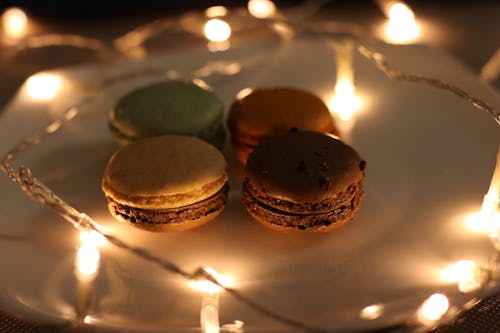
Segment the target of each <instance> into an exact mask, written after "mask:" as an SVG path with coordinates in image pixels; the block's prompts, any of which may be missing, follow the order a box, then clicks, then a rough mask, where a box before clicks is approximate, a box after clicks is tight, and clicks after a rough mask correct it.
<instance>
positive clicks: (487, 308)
mask: <svg viewBox="0 0 500 333" xmlns="http://www.w3.org/2000/svg"><path fill="white" fill-rule="evenodd" d="M10 3H14V4H15V1H14V2H12V1H11V2H9V1H6V2H4V3H3V4H0V10H1V9H2V8H1V6H7V5H9V4H10ZM27 3H28V4H29V3H30V2H29V1H28V2H27ZM145 3H147V4H149V5H150V6H149V7H148V6H145V9H144V10H142V11H136V12H135V13H134V14H132V12H133V11H131V10H129V11H127V10H122V11H120V12H118V14H119V15H112V13H110V10H109V8H107V7H106V8H104V7H103V8H102V12H101V13H99V7H98V8H97V9H94V11H92V12H85V13H80V14H79V15H78V12H77V11H74V10H73V8H63V9H64V10H61V11H60V12H56V14H52V15H48V14H47V11H44V10H43V9H44V8H43V6H42V7H40V6H39V7H32V12H33V13H35V14H37V15H38V17H36V18H35V19H34V24H33V26H34V30H35V31H36V33H37V34H42V33H70V34H77V35H83V36H87V37H91V38H97V39H100V40H102V41H105V42H110V41H111V40H113V39H114V38H116V37H118V36H120V35H122V34H123V33H125V32H127V31H129V30H130V29H132V28H134V27H136V26H139V25H141V24H144V23H147V22H151V21H152V20H154V19H157V18H162V17H166V16H170V15H175V14H178V13H179V12H181V11H183V10H186V9H191V7H190V8H185V7H186V6H189V5H185V6H184V7H182V8H181V7H179V6H163V7H162V6H159V5H158V4H153V5H151V4H150V3H149V2H147V1H146V2H145ZM153 3H154V2H153ZM222 3H223V2H222ZM367 3H368V2H367V1H365V2H354V3H350V4H348V3H345V2H333V3H331V4H327V5H326V6H324V7H323V8H322V9H321V10H320V12H319V13H318V14H317V15H318V17H320V18H325V17H326V18H331V19H334V20H337V21H348V22H354V23H358V24H361V25H363V26H365V27H367V28H368V29H371V28H373V27H375V26H376V25H377V24H380V22H381V21H383V20H384V17H383V15H382V13H381V12H380V10H379V9H378V8H377V7H376V6H375V5H374V4H373V3H371V2H370V3H369V4H367ZM96 4H97V3H96ZM127 4H128V2H127ZM410 4H411V6H412V8H413V10H414V11H415V13H416V15H417V18H420V17H421V18H424V19H425V20H426V21H428V22H432V23H433V24H435V25H436V26H438V27H439V29H440V36H437V37H436V36H434V38H432V39H431V38H429V39H428V40H424V41H423V43H425V44H428V45H430V46H432V47H436V48H440V49H443V50H445V51H446V52H448V53H450V54H452V55H454V56H455V57H457V58H458V59H459V60H460V61H462V62H463V63H464V64H465V65H467V66H469V67H470V68H471V69H472V70H473V71H474V72H476V73H479V71H480V70H481V68H482V66H483V65H484V64H485V63H486V61H487V60H488V59H489V58H490V57H491V56H492V55H493V54H494V53H495V51H496V50H497V49H498V48H499V38H498V37H499V35H498V22H500V3H498V2H494V1H478V2H458V3H456V2H452V1H444V2H440V3H439V4H437V3H435V2H432V1H416V2H411V3H410ZM204 5H205V3H204V2H200V1H198V2H196V1H194V2H193V6H192V8H195V9H196V8H203V6H204ZM286 5H289V4H286ZM125 9H126V8H125ZM111 16H112V18H111ZM0 50H1V47H0ZM47 54H48V53H47V52H40V53H35V54H33V55H30V56H29V57H24V58H23V59H21V60H20V61H18V63H17V64H16V65H15V66H12V63H11V61H12V59H11V58H9V57H8V56H6V53H5V52H0V69H1V70H0V88H1V89H0V110H1V109H3V107H4V106H5V105H6V104H7V103H8V101H9V100H10V98H11V97H12V96H13V95H14V93H15V92H16V90H17V89H18V88H19V86H20V85H21V84H22V83H23V82H24V80H25V79H26V78H27V77H29V76H30V75H31V74H33V73H35V72H38V71H41V70H46V69H50V68H55V67H61V66H69V65H75V64H83V63H87V62H92V61H99V60H102V59H99V57H96V56H95V55H93V54H90V53H84V54H82V53H74V52H68V53H64V52H63V53H59V57H50V56H47ZM491 84H492V86H493V87H495V88H497V89H498V88H500V82H499V80H497V81H496V82H492V83H491ZM0 113H1V111H0ZM0 136H1V133H0ZM499 323H500V295H494V296H491V297H489V298H487V299H485V300H483V301H481V302H479V303H478V304H477V305H476V306H475V307H473V308H472V309H471V310H469V311H467V312H464V313H463V314H461V315H460V316H459V317H458V318H457V320H456V321H455V322H454V323H453V324H452V325H450V326H447V327H441V328H438V329H437V330H436V332H438V333H459V332H499V331H500V324H499ZM397 330H398V328H391V329H386V330H383V331H379V332H395V331H397ZM53 331H58V330H57V329H54V328H42V327H39V326H37V325H36V324H33V323H29V322H25V321H22V320H20V319H18V318H16V317H15V314H8V313H5V312H2V311H0V332H53Z"/></svg>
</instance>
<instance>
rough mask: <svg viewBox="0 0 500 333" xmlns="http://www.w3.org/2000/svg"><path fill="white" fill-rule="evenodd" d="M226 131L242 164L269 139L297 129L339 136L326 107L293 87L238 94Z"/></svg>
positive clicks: (310, 95) (266, 88)
mask: <svg viewBox="0 0 500 333" xmlns="http://www.w3.org/2000/svg"><path fill="white" fill-rule="evenodd" d="M245 92H246V90H245ZM228 128H229V131H230V133H231V141H232V143H233V146H234V152H235V155H236V157H237V158H238V160H239V161H240V162H241V163H243V164H245V163H246V161H247V159H248V155H250V153H251V152H252V151H253V150H254V149H255V148H256V147H257V146H258V145H259V143H260V142H261V141H262V139H264V138H265V137H268V136H270V135H275V134H281V133H286V132H288V131H290V130H291V129H298V130H300V131H317V132H323V133H329V134H333V135H337V136H338V130H337V127H336V126H335V124H334V122H333V118H332V116H331V114H330V111H329V109H328V107H327V106H326V105H325V103H324V102H323V101H322V100H321V99H320V98H319V97H318V96H316V95H315V94H313V93H311V92H309V91H306V90H302V89H298V88H292V87H263V88H258V89H255V90H249V92H247V93H246V94H243V93H240V94H238V97H237V99H236V100H235V101H234V102H233V104H232V105H231V108H230V110H229V116H228Z"/></svg>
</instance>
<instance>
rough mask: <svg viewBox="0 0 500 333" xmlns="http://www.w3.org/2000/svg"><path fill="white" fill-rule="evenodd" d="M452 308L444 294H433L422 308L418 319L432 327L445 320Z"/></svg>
mask: <svg viewBox="0 0 500 333" xmlns="http://www.w3.org/2000/svg"><path fill="white" fill-rule="evenodd" d="M449 308H450V301H449V300H448V297H446V296H445V295H443V294H433V295H431V296H430V297H429V298H427V299H426V300H425V301H424V302H423V303H422V305H421V306H420V308H419V310H418V313H417V318H418V320H419V321H420V322H421V323H422V324H424V325H432V324H433V323H434V322H436V321H438V320H440V319H441V318H443V316H444V315H445V314H446V313H447V312H448V310H449Z"/></svg>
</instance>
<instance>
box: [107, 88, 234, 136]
mask: <svg viewBox="0 0 500 333" xmlns="http://www.w3.org/2000/svg"><path fill="white" fill-rule="evenodd" d="M223 116H224V105H223V103H222V102H221V101H220V100H219V98H218V97H217V96H216V95H215V94H214V93H213V92H211V91H208V90H206V89H204V88H201V87H199V86H197V85H196V84H194V83H191V82H184V81H179V80H170V81H162V82H158V83H153V84H151V85H148V86H145V87H141V88H139V89H136V90H134V91H132V92H130V93H128V94H127V95H125V96H123V97H122V98H121V99H120V100H119V101H118V103H117V105H116V107H115V108H114V109H113V110H112V111H111V112H110V115H109V124H110V127H111V130H112V131H113V133H115V134H117V135H118V136H121V137H123V139H129V140H134V139H137V138H141V137H149V136H158V135H164V134H185V135H194V136H197V137H199V138H202V139H210V138H212V137H213V136H215V135H216V133H217V131H218V130H219V129H220V126H221V121H222V118H223Z"/></svg>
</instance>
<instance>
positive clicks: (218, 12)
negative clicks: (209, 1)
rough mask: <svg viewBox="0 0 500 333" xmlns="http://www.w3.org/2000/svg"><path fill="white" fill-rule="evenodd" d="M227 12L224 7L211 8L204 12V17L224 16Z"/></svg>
mask: <svg viewBox="0 0 500 333" xmlns="http://www.w3.org/2000/svg"><path fill="white" fill-rule="evenodd" d="M228 12H229V11H228V10H227V8H226V7H224V6H212V7H209V8H207V9H206V10H205V16H206V17H208V18H214V17H220V16H226V15H227V14H228Z"/></svg>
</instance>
